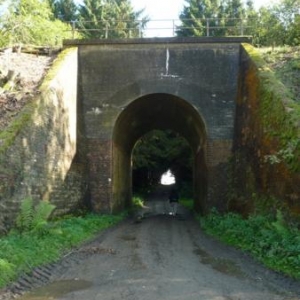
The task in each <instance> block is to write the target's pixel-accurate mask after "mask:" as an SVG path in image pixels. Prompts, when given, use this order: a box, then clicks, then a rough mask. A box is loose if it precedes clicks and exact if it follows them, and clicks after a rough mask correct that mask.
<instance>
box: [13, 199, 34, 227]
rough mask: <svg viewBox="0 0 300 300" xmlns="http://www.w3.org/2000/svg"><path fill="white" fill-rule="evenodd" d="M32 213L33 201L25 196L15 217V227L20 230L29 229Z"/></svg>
mask: <svg viewBox="0 0 300 300" xmlns="http://www.w3.org/2000/svg"><path fill="white" fill-rule="evenodd" d="M33 215H34V208H33V201H32V199H31V198H26V199H24V200H23V201H22V203H21V210H20V213H19V215H18V217H17V219H16V227H17V229H18V230H19V231H20V232H24V231H30V230H31V227H32V219H33Z"/></svg>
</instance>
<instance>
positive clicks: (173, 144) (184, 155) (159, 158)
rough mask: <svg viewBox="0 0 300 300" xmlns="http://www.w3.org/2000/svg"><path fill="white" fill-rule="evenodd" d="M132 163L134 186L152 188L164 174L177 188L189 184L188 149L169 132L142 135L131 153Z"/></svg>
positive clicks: (175, 134)
mask: <svg viewBox="0 0 300 300" xmlns="http://www.w3.org/2000/svg"><path fill="white" fill-rule="evenodd" d="M132 161H133V185H134V186H138V187H139V186H148V185H150V186H151V185H155V184H157V183H158V182H159V180H160V178H161V175H162V174H163V173H165V172H166V171H167V170H171V172H172V173H173V174H174V175H175V178H176V182H177V183H179V184H180V182H183V181H191V180H192V162H193V158H192V152H191V148H190V146H189V144H188V143H187V141H186V140H185V139H184V138H183V137H182V136H180V135H179V134H178V133H175V132H173V131H171V130H166V131H160V130H154V131H151V132H149V133H147V134H146V135H144V136H143V137H142V138H141V139H140V140H139V141H138V142H137V144H136V145H135V148H134V149H133V153H132Z"/></svg>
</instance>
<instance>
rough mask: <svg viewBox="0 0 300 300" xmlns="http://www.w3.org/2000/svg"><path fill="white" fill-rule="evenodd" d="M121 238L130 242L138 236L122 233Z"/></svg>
mask: <svg viewBox="0 0 300 300" xmlns="http://www.w3.org/2000/svg"><path fill="white" fill-rule="evenodd" d="M120 239H121V240H123V241H127V242H130V241H135V240H136V237H134V236H131V235H122V236H121V237H120Z"/></svg>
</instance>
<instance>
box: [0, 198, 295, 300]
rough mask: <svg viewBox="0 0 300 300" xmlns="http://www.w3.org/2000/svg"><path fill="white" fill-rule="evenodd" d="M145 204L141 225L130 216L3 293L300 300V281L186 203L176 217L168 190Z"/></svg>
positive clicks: (168, 299) (38, 296) (57, 296)
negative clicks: (219, 234) (226, 240)
mask: <svg viewBox="0 0 300 300" xmlns="http://www.w3.org/2000/svg"><path fill="white" fill-rule="evenodd" d="M146 207H147V208H145V209H144V218H143V219H142V221H141V222H135V220H134V219H128V220H125V221H124V222H122V223H121V224H119V225H118V226H116V227H114V228H111V229H109V230H108V231H106V232H104V233H102V234H100V235H99V236H98V237H97V238H96V239H95V240H94V241H92V242H90V243H88V244H86V245H84V246H82V247H81V248H80V249H76V250H74V252H72V253H70V254H69V255H67V256H66V257H65V258H63V259H62V260H61V261H60V262H59V263H57V264H56V265H52V266H48V268H46V269H41V270H37V272H38V273H37V274H35V275H36V276H35V277H34V276H33V277H32V278H33V279H32V278H30V277H25V278H23V279H22V281H21V282H19V283H18V284H15V285H13V286H12V289H11V290H10V291H7V293H6V296H4V294H3V295H2V298H3V299H9V297H12V296H15V295H16V294H17V293H20V294H21V293H24V292H25V291H26V290H29V289H31V292H30V293H28V294H26V295H25V296H22V297H21V298H20V299H23V300H24V299H26V300H28V299H35V300H37V299H39V300H41V299H43V300H48V299H78V300H79V299H80V300H81V299H105V300H113V299H123V300H134V299H138V300H147V299H151V300H153V299H160V300H171V299H172V300H173V299H185V300H194V299H195V300H196V299H197V300H199V299H203V300H206V299H207V300H208V299H210V300H223V299H224V300H225V299H226V300H246V299H247V300H256V299H257V300H262V299H263V300H296V299H300V282H299V281H294V280H292V279H289V278H287V277H285V276H282V275H280V274H278V273H276V272H273V271H270V270H268V269H266V268H265V267H263V266H262V265H260V264H259V263H257V262H255V261H254V260H253V259H251V258H250V257H249V256H248V255H247V254H245V253H243V252H241V251H238V250H235V249H233V248H231V247H228V246H225V245H223V244H221V243H220V242H218V241H217V240H215V239H213V238H211V237H209V236H207V235H206V234H205V233H203V231H202V230H201V229H200V227H199V224H198V223H197V221H196V220H195V219H194V218H193V215H192V214H191V213H190V212H189V211H187V210H186V209H185V208H183V207H179V211H178V215H177V216H172V215H169V206H168V203H167V201H166V196H165V195H164V194H162V195H159V196H157V195H155V196H154V197H152V198H151V199H149V201H148V202H147V203H146ZM34 278H35V279H34ZM38 278H40V280H37V279H38ZM41 278H42V279H41ZM30 281H31V283H30ZM24 285H25V286H26V285H27V286H28V287H27V288H26V287H24ZM5 297H7V298H5ZM0 299H1V297H0Z"/></svg>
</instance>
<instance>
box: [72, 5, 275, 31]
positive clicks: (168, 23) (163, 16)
mask: <svg viewBox="0 0 300 300" xmlns="http://www.w3.org/2000/svg"><path fill="white" fill-rule="evenodd" d="M274 1H276V0H253V2H254V7H255V8H257V9H258V8H259V7H260V6H267V5H269V4H271V3H274ZM76 2H77V3H80V2H82V0H77V1H76ZM131 3H132V6H133V8H134V10H135V11H137V10H141V9H145V11H144V14H145V15H147V16H149V18H150V19H151V21H150V22H148V24H147V27H146V30H145V32H144V37H168V36H173V35H174V28H175V26H176V25H179V24H180V21H179V20H178V19H179V14H180V12H181V11H182V9H183V6H184V4H185V3H186V2H185V1H184V0H131ZM161 20H164V21H161Z"/></svg>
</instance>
